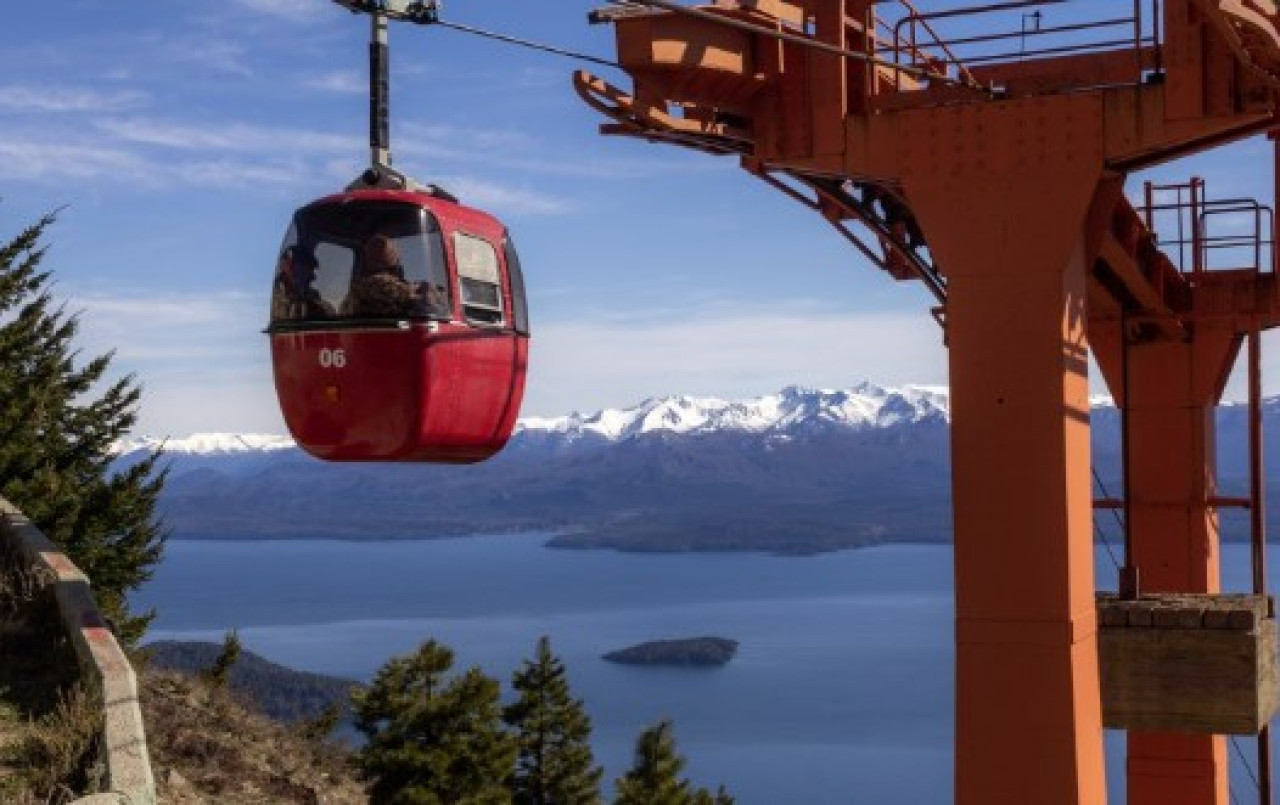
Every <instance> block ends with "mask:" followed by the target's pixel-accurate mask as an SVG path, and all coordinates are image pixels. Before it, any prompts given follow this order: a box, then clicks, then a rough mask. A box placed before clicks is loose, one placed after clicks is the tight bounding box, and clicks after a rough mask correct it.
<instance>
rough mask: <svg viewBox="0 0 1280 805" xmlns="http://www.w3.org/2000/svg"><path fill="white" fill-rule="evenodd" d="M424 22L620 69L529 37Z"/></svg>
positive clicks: (439, 21) (616, 65)
mask: <svg viewBox="0 0 1280 805" xmlns="http://www.w3.org/2000/svg"><path fill="white" fill-rule="evenodd" d="M424 24H426V25H439V26H440V27H442V28H450V29H452V30H455V31H461V32H462V33H467V34H473V35H475V36H481V37H484V38H486V39H493V40H495V41H498V42H503V43H505V44H508V45H517V46H519V47H523V48H529V49H530V50H539V51H542V52H543V53H553V54H555V55H557V56H565V57H567V58H570V59H577V60H578V61H585V62H590V63H592V64H600V65H603V66H605V67H616V68H618V69H622V65H621V64H618V63H617V62H615V61H609V60H608V59H602V58H600V57H598V56H589V55H587V54H585V53H577V52H575V51H572V50H565V49H564V48H559V47H555V46H553V45H544V44H542V43H540V42H534V41H532V40H529V39H521V38H519V37H515V36H510V35H508V34H500V33H496V32H494V31H486V30H484V29H482V28H475V27H472V26H470V25H462V24H460V23H456V22H445V21H444V20H441V19H437V20H435V21H434V22H427V23H424Z"/></svg>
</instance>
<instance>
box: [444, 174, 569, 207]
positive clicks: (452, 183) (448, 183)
mask: <svg viewBox="0 0 1280 805" xmlns="http://www.w3.org/2000/svg"><path fill="white" fill-rule="evenodd" d="M437 184H439V185H441V186H442V187H444V188H446V189H447V190H448V191H449V192H451V193H453V194H454V195H456V196H458V197H459V198H460V199H462V202H463V203H464V204H468V205H471V206H475V207H484V208H485V209H490V210H493V211H495V212H498V213H502V214H506V215H512V214H515V215H562V214H564V213H567V212H570V211H571V210H572V209H573V207H572V205H571V204H569V202H567V201H565V200H564V199H562V198H557V197H556V196H552V195H548V194H546V193H541V192H538V191H537V190H529V189H526V188H522V187H515V186H512V185H506V184H499V183H496V182H489V181H485V180H483V179H476V178H473V177H468V176H441V177H439V180H438V182H437Z"/></svg>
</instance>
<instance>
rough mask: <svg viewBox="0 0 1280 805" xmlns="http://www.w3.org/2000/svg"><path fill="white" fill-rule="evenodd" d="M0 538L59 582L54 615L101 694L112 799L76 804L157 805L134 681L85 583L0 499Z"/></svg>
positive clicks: (107, 796)
mask: <svg viewBox="0 0 1280 805" xmlns="http://www.w3.org/2000/svg"><path fill="white" fill-rule="evenodd" d="M0 537H3V538H5V539H7V540H11V541H13V542H14V544H15V545H16V546H17V548H18V552H19V555H21V556H22V557H23V558H24V559H25V561H26V562H27V563H28V565H29V566H31V567H34V568H43V569H45V570H47V571H48V572H49V573H51V574H52V575H53V576H54V577H55V578H56V579H57V581H56V588H55V594H56V596H57V600H58V610H59V612H60V613H61V615H62V623H63V625H64V626H65V627H66V629H67V633H68V634H69V635H70V636H71V642H72V644H73V645H74V646H75V651H76V656H77V657H78V658H79V660H80V670H81V672H82V673H83V675H84V677H85V679H86V680H87V681H89V682H90V684H93V685H96V686H97V688H98V690H99V691H100V692H101V694H102V701H103V706H104V708H105V719H104V728H103V744H104V748H105V755H106V758H105V759H106V765H107V786H108V788H109V789H110V791H111V793H108V794H97V795H94V796H92V797H86V798H84V799H81V800H77V801H76V802H77V803H84V804H85V805H88V803H95V804H96V805H103V804H104V803H120V804H121V805H155V802H156V784H155V778H154V777H153V776H152V774H151V760H150V758H149V757H148V756H147V737H146V732H145V731H144V730H143V726H142V710H141V709H140V707H139V706H138V680H137V677H136V676H134V673H133V666H131V665H130V664H129V660H128V659H127V658H126V657H125V656H124V652H123V651H122V650H121V649H120V644H119V643H118V642H117V641H116V638H115V635H113V634H112V633H111V629H110V628H109V627H108V626H107V623H106V620H105V619H104V618H103V617H102V613H100V612H99V611H98V605H97V604H96V603H95V602H94V600H93V592H92V590H91V589H90V588H89V579H88V578H87V577H85V575H84V573H82V572H80V569H79V568H78V567H76V566H75V565H74V564H72V562H71V560H70V559H68V558H67V557H66V555H65V554H63V553H62V552H61V551H60V550H58V548H56V547H55V546H54V545H53V543H51V542H50V541H49V540H48V538H47V537H45V535H44V534H42V533H40V531H39V529H37V528H36V527H35V526H34V525H32V524H31V521H30V520H28V519H27V518H26V516H25V515H24V514H23V513H22V512H20V511H18V509H16V508H15V507H14V506H13V504H11V503H9V501H7V500H5V499H4V498H0ZM73 805H74V804H73Z"/></svg>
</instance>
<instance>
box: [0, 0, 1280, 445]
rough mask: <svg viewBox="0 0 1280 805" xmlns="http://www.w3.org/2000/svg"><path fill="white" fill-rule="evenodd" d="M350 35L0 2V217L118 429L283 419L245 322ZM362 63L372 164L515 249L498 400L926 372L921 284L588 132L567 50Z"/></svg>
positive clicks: (148, 1)
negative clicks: (463, 206)
mask: <svg viewBox="0 0 1280 805" xmlns="http://www.w3.org/2000/svg"><path fill="white" fill-rule="evenodd" d="M598 5H600V3H599V2H595V1H594V0H593V1H592V2H583V1H582V0H554V1H549V2H494V1H493V0H450V2H448V3H447V5H446V7H445V16H446V18H447V19H450V20H452V21H456V22H459V23H465V24H469V25H474V26H478V27H483V28H491V29H495V30H500V31H503V32H507V33H511V34H514V35H517V36H522V37H526V38H532V39H537V40H541V41H546V42H549V43H554V44H558V45H561V46H565V47H569V48H573V49H577V50H581V51H586V52H590V53H594V54H597V55H601V56H605V57H610V56H612V53H613V43H612V32H611V30H610V29H609V28H607V27H603V26H595V27H593V26H588V25H587V24H586V14H587V12H588V11H589V10H590V9H592V8H594V7H597V6H598ZM367 35H368V23H367V20H366V18H363V17H358V16H355V15H352V14H349V13H348V12H346V11H344V10H343V9H341V8H340V7H338V6H337V5H335V4H333V3H331V2H328V0H220V1H219V2H213V3H207V2H206V3H178V2H172V0H168V1H166V2H161V0H135V1H134V2H128V3H121V2H118V0H78V1H77V0H70V1H67V2H56V3H43V4H40V3H36V4H33V3H23V4H17V5H15V7H14V8H13V9H9V10H8V13H7V14H6V17H5V25H4V26H3V27H0V236H7V235H11V234H12V233H14V232H16V231H17V230H18V229H19V228H21V227H22V226H23V225H25V224H27V223H29V222H31V221H32V220H33V219H35V218H36V217H38V216H39V215H40V214H42V213H44V212H47V211H49V210H52V209H55V208H59V207H63V206H65V207H66V209H65V210H64V211H63V212H62V214H61V216H60V219H59V222H58V224H57V225H56V226H55V228H54V229H53V230H52V231H51V234H50V240H51V242H52V249H51V251H50V256H49V258H48V261H47V265H48V267H49V268H51V269H53V271H54V272H55V275H56V279H57V287H56V292H57V293H58V295H59V296H60V297H62V298H64V299H66V300H68V302H69V304H70V306H71V308H72V309H81V310H83V315H82V321H83V330H84V334H83V339H82V344H83V346H84V348H85V351H86V353H96V352H101V351H103V350H106V349H110V348H115V349H116V350H117V358H116V367H117V368H118V369H119V370H120V371H130V372H134V373H136V374H137V375H138V376H139V378H140V379H141V380H142V382H143V384H144V386H145V396H144V401H143V410H142V418H141V423H140V426H139V431H141V432H145V433H151V434H173V435H183V434H186V433H190V432H196V431H255V432H283V424H282V423H281V420H280V418H279V414H278V413H277V411H276V406H275V399H274V392H273V390H272V386H271V373H270V361H269V356H268V351H267V343H266V337H265V336H263V335H262V334H261V329H262V327H263V325H264V324H265V318H266V311H267V292H268V289H269V286H270V280H271V271H272V268H273V258H274V254H275V251H276V249H277V247H278V244H279V241H280V237H281V235H282V233H283V231H284V227H285V225H286V222H287V220H288V218H289V216H290V214H291V213H292V211H293V209H294V208H296V207H297V206H299V205H301V204H303V203H305V202H306V201H308V200H310V199H312V198H314V197H317V196H320V195H323V194H326V193H328V192H331V191H332V190H334V189H336V188H338V187H339V186H341V185H343V184H345V183H346V182H347V181H349V180H350V179H351V178H353V177H354V176H355V175H356V174H358V173H359V172H360V171H361V170H362V169H363V168H364V166H365V165H366V163H367V159H368V156H367V153H368V152H367V146H366V133H367V129H366V126H367V122H366V104H367V101H366V98H365V95H364V92H365V80H366V79H365V59H366V42H367ZM392 64H393V67H392V83H393V87H392V117H393V125H392V148H393V152H394V154H395V157H396V164H397V166H398V167H399V168H401V169H402V170H404V171H405V172H407V173H409V174H411V175H413V176H415V177H417V178H419V179H422V180H428V181H434V182H437V183H439V184H442V185H444V186H445V187H447V188H449V189H450V190H452V191H453V192H454V193H455V194H457V195H458V196H460V197H461V198H462V199H463V201H464V202H466V203H470V204H472V205H474V206H479V207H482V208H486V209H488V210H490V211H492V212H494V213H495V214H497V215H499V216H500V217H501V218H503V220H504V221H505V222H506V223H507V224H508V226H509V227H510V228H511V230H512V231H513V233H514V235H515V237H516V240H517V243H518V244H519V246H520V249H521V253H522V257H523V262H524V264H525V270H526V274H527V279H528V284H529V288H530V304H531V313H532V316H533V322H534V333H535V335H534V343H533V357H532V365H531V373H530V380H529V386H528V393H527V396H526V404H525V413H526V414H536V415H556V414H562V413H567V412H569V411H571V410H584V411H586V410H593V409H596V408H599V407H604V406H620V405H628V404H632V403H635V402H637V401H639V400H640V399H643V398H645V397H649V396H657V395H663V394H671V393H691V394H704V395H717V396H746V395H755V394H763V393H768V392H771V391H776V390H777V389H778V388H780V387H782V386H784V385H787V384H792V383H798V384H802V385H812V386H825V387H837V386H848V385H852V384H854V383H856V382H858V381H860V380H863V379H870V380H872V381H875V382H879V383H884V384H896V383H904V382H918V383H945V381H946V356H945V352H944V351H943V348H942V345H941V339H940V334H939V331H938V329H937V327H936V325H934V324H933V323H932V321H931V320H930V319H929V317H928V315H927V309H928V307H929V305H930V303H931V298H930V297H928V295H927V294H926V293H925V292H924V290H923V289H922V288H920V287H918V286H917V285H915V284H911V283H906V284H896V283H893V282H892V281H890V280H889V279H888V278H887V277H886V276H884V275H883V274H881V273H879V272H878V271H876V270H874V269H873V268H871V267H870V266H869V265H868V264H866V263H865V261H863V260H861V259H860V258H859V257H858V256H857V255H856V254H855V252H854V251H853V249H852V248H850V247H849V246H848V245H847V244H846V243H845V242H844V241H843V240H842V239H841V238H839V237H838V236H837V235H836V234H835V233H834V231H833V230H831V229H830V228H829V227H828V225H827V224H825V223H824V222H822V221H821V220H820V219H818V217H817V216H815V215H813V214H812V213H810V212H808V211H806V210H804V209H802V208H801V207H799V206H798V205H796V204H794V203H793V202H791V201H788V200H787V199H785V198H783V197H782V196H781V195H780V194H778V193H776V192H775V191H773V190H771V189H769V188H768V187H766V186H765V185H764V184H762V183H760V182H757V181H756V180H754V179H751V178H750V177H748V176H747V175H746V174H745V173H743V172H741V171H740V170H738V168H737V167H736V165H735V164H734V163H733V162H732V161H731V160H728V159H716V158H712V157H709V156H706V155H702V154H696V153H685V152H682V151H679V150H676V149H673V148H669V147H663V146H655V145H649V144H645V143H642V142H638V141H633V140H629V139H624V138H616V137H601V136H599V135H598V133H597V131H596V129H597V126H598V124H599V123H600V122H601V121H600V119H599V118H598V116H597V115H596V114H595V113H594V112H593V111H592V110H590V109H589V108H587V107H586V106H585V105H584V104H582V103H581V102H580V101H579V99H578V98H577V96H576V95H575V94H574V93H573V91H572V87H571V83H570V78H571V74H572V72H573V70H574V69H576V68H577V67H578V65H577V64H576V63H574V62H571V61H568V60H565V59H562V58H558V57H554V56H548V55H545V54H540V53H534V52H530V51H525V50H521V49H517V48H513V47H510V46H506V45H500V44H496V43H492V42H489V41H487V40H483V39H478V38H475V37H471V36H467V35H465V34H461V33H458V32H454V31H450V30H445V29H441V28H420V27H412V26H407V25H397V26H394V27H393V30H392ZM590 69H592V70H593V71H598V72H599V74H601V75H603V76H604V77H606V78H610V79H612V80H613V81H614V82H615V83H619V82H621V83H623V84H624V85H626V84H625V82H623V81H622V78H621V76H620V75H619V74H617V73H615V72H613V71H611V70H609V69H608V68H597V67H590ZM1191 171H1195V172H1199V173H1201V174H1202V175H1205V176H1207V177H1208V178H1209V179H1210V180H1211V189H1212V190H1215V191H1216V192H1217V193H1218V194H1226V195H1243V194H1252V195H1262V196H1265V197H1266V198H1268V199H1269V198H1270V195H1271V189H1270V183H1269V177H1270V172H1271V164H1270V154H1269V149H1268V147H1267V146H1266V145H1265V144H1264V143H1261V142H1254V143H1249V144H1245V145H1243V146H1238V147H1236V148H1235V149H1234V150H1232V151H1231V152H1229V155H1228V152H1223V153H1222V154H1217V155H1213V156H1210V157H1206V158H1201V159H1199V160H1197V161H1196V162H1195V163H1194V164H1192V165H1190V166H1178V167H1177V168H1176V169H1174V170H1172V171H1169V170H1166V171H1163V172H1162V174H1163V176H1164V177H1167V178H1172V177H1175V176H1177V177H1180V176H1182V175H1183V174H1185V173H1188V172H1191ZM1138 185H1139V180H1138V179H1137V178H1135V179H1134V180H1132V181H1131V183H1130V189H1131V190H1133V189H1134V188H1136V187H1137V186H1138ZM1272 374H1273V376H1274V373H1272Z"/></svg>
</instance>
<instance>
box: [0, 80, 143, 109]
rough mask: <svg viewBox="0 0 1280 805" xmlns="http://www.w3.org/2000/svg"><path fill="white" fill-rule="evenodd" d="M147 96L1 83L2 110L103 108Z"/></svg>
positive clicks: (133, 102) (127, 104) (129, 104)
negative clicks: (2, 84)
mask: <svg viewBox="0 0 1280 805" xmlns="http://www.w3.org/2000/svg"><path fill="white" fill-rule="evenodd" d="M145 98H146V96H145V95H143V94H142V93H140V92H133V91H114V90H99V89H84V88H78V87H49V86H42V87H37V86H30V85H27V86H24V85H16V84H10V85H7V86H0V110H4V111H16V112H23V113H31V112H103V111H119V110H122V109H127V108H129V107H133V106H137V105H139V104H141V103H142V102H144V100H145Z"/></svg>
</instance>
